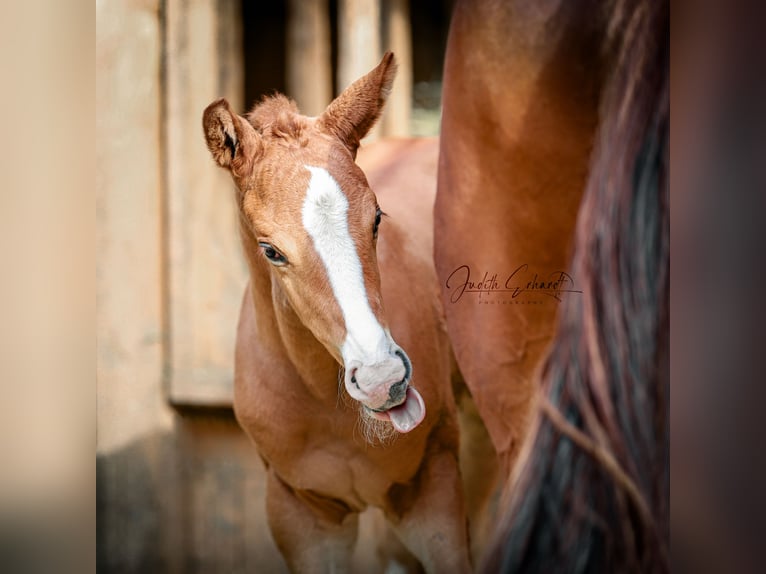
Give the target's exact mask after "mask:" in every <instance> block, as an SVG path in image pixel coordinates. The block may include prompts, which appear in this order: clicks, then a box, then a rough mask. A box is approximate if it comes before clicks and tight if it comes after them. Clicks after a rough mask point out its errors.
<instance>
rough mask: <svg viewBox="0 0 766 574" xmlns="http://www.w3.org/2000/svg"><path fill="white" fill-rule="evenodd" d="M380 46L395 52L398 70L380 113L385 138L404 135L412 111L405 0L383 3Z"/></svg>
mask: <svg viewBox="0 0 766 574" xmlns="http://www.w3.org/2000/svg"><path fill="white" fill-rule="evenodd" d="M383 29H384V32H385V34H384V42H383V44H384V46H385V49H386V50H391V51H392V52H393V53H394V54H395V55H396V61H397V62H398V64H399V70H398V71H397V74H396V80H395V81H394V89H393V90H392V92H391V95H390V96H389V98H388V102H387V103H386V109H385V111H384V113H383V119H382V122H383V127H382V133H383V135H384V136H386V137H408V136H409V135H410V116H411V112H412V30H411V26H410V9H409V1H408V0H389V1H388V2H385V3H383Z"/></svg>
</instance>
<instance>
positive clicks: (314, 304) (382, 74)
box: [203, 53, 425, 432]
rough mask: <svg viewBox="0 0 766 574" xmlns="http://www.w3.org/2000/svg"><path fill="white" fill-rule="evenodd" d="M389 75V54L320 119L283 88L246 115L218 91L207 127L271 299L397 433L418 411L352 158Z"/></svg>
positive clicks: (376, 214)
mask: <svg viewBox="0 0 766 574" xmlns="http://www.w3.org/2000/svg"><path fill="white" fill-rule="evenodd" d="M395 73H396V64H395V62H394V59H393V54H391V53H388V54H386V55H385V56H384V57H383V60H382V61H381V63H380V64H379V65H378V66H377V67H376V68H375V69H374V70H372V71H371V72H370V73H369V74H367V75H366V76H364V77H362V78H360V79H359V80H357V81H356V82H354V83H353V84H352V85H351V86H349V87H348V88H347V89H346V90H345V91H344V92H343V93H342V94H341V95H340V96H339V97H338V98H336V99H335V100H334V101H333V102H332V103H331V104H330V105H329V106H328V108H327V109H326V110H325V111H324V112H323V113H322V115H320V116H319V117H317V118H309V117H306V116H301V115H300V114H299V113H298V110H297V108H296V107H295V104H294V103H293V102H291V101H290V100H288V99H287V98H285V97H283V96H275V97H272V98H268V99H266V100H264V101H263V102H261V103H260V104H258V105H257V106H256V107H255V108H254V109H253V111H252V112H250V114H248V115H247V117H242V116H239V115H237V114H235V113H233V112H232V111H231V109H230V107H229V104H228V103H227V102H226V100H218V101H216V102H213V103H212V104H210V106H208V108H207V109H206V110H205V112H204V115H203V127H204V130H205V137H206V139H207V144H208V147H209V148H210V151H211V153H212V154H213V158H214V159H215V160H216V162H217V163H218V164H219V165H221V166H222V167H225V168H228V169H229V170H230V171H231V174H232V177H233V178H234V181H235V183H236V184H237V187H238V188H239V191H240V195H239V197H240V210H241V215H242V216H243V217H244V220H245V221H246V222H247V225H246V227H247V230H246V232H247V233H248V234H249V235H250V236H251V238H252V239H253V242H252V244H253V245H256V244H257V246H258V250H259V251H260V254H259V256H262V257H263V258H264V260H265V261H266V262H268V263H267V264H268V266H269V268H270V273H271V277H272V285H274V286H275V288H276V289H277V295H278V297H275V305H280V304H286V305H289V306H290V307H292V309H293V310H294V311H295V313H296V314H297V316H298V317H299V318H300V320H301V322H302V323H303V324H304V325H305V326H306V327H307V328H308V329H309V330H310V331H311V333H312V334H313V335H314V337H315V338H316V339H317V340H319V341H320V342H321V343H322V344H323V345H324V347H325V348H326V349H327V350H328V351H329V352H330V354H332V355H333V356H334V357H335V359H336V360H337V361H338V362H339V363H340V364H342V365H343V366H344V367H345V387H346V390H347V391H348V393H349V394H350V395H351V397H353V398H354V399H356V400H357V401H359V402H361V403H362V404H363V405H364V407H365V412H366V413H367V414H368V415H370V416H373V417H375V418H378V419H381V420H390V421H391V423H392V424H393V426H394V428H396V429H397V430H398V431H399V432H408V431H410V430H412V429H413V428H415V427H416V426H417V425H418V424H419V423H420V422H421V421H422V420H423V418H424V416H425V407H424V404H423V399H422V398H421V396H420V394H419V393H418V392H417V391H416V390H414V389H413V388H411V387H409V381H410V378H411V374H412V366H411V364H410V360H409V358H408V357H407V354H406V353H405V352H404V351H403V350H402V349H401V348H400V347H399V346H398V345H397V344H396V343H395V342H394V340H393V338H392V337H391V333H390V332H389V330H388V327H387V322H386V317H385V313H384V310H383V304H382V300H381V294H380V273H379V270H378V261H377V256H376V244H377V237H378V226H379V225H380V223H381V215H382V213H381V210H380V207H379V206H378V203H377V200H376V198H375V194H374V193H373V192H372V190H371V189H370V187H369V185H368V183H367V179H366V178H365V175H364V173H363V172H362V170H361V169H360V168H359V167H358V166H357V165H356V163H355V162H354V159H355V157H356V151H357V148H358V147H359V141H360V140H361V139H362V138H363V137H364V136H365V134H366V133H367V132H368V131H369V130H370V128H371V127H372V126H373V125H374V123H375V121H376V120H377V119H378V117H379V116H380V113H381V111H382V108H383V104H384V103H385V100H386V97H387V96H388V93H389V92H390V90H391V84H392V82H393V79H394V75H395Z"/></svg>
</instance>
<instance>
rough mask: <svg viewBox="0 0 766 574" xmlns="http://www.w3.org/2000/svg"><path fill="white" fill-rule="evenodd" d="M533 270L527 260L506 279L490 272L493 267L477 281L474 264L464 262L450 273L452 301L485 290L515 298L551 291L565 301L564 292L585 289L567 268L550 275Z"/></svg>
mask: <svg viewBox="0 0 766 574" xmlns="http://www.w3.org/2000/svg"><path fill="white" fill-rule="evenodd" d="M530 273H531V272H530V271H529V265H528V264H526V263H524V264H523V265H519V266H518V267H517V268H516V269H515V270H514V271H513V273H511V274H510V275H508V277H507V279H506V280H505V281H504V282H503V283H501V282H500V280H499V279H498V274H497V273H494V274H492V275H490V272H489V271H485V272H484V276H483V277H482V279H481V280H480V281H473V280H472V279H471V268H470V267H469V266H468V265H461V266H460V267H458V268H457V269H455V270H454V271H453V272H452V273H450V276H449V277H447V281H446V284H445V285H446V287H447V289H449V290H450V291H452V294H451V295H450V301H451V302H452V303H457V302H458V301H459V300H460V299H461V298H462V297H463V295H464V294H465V293H478V294H479V298H480V299H481V296H482V294H490V293H510V294H511V298H512V299H515V298H517V297H519V296H520V295H522V294H524V293H535V294H540V295H547V296H548V297H552V298H553V299H555V300H556V301H561V296H562V294H564V293H582V291H579V290H577V289H575V288H574V279H572V276H571V275H569V274H568V273H567V272H566V271H554V272H552V273H550V274H549V275H548V276H547V278H540V277H539V276H538V274H537V273H534V274H533V275H530Z"/></svg>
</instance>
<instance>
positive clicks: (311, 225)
mask: <svg viewBox="0 0 766 574" xmlns="http://www.w3.org/2000/svg"><path fill="white" fill-rule="evenodd" d="M306 169H308V170H309V171H310V172H311V181H310V182H309V187H308V190H307V191H306V199H305V200H304V201H303V211H302V215H303V226H304V227H305V228H306V231H307V232H308V234H309V235H310V236H311V238H312V239H313V241H314V248H315V249H316V251H317V253H318V254H319V257H320V258H321V259H322V263H323V264H324V267H325V269H326V270H327V276H328V277H329V280H330V286H331V287H332V291H333V294H334V295H335V299H336V301H337V302H338V305H339V306H340V309H341V312H342V314H343V320H344V321H345V323H346V340H345V341H344V343H343V347H342V348H341V354H342V355H343V361H344V362H345V363H346V364H348V363H349V362H350V361H351V360H356V361H360V362H361V363H366V364H369V363H370V362H374V361H377V360H380V359H381V358H382V357H385V356H387V355H388V354H389V349H388V337H387V336H386V333H385V331H384V330H383V327H381V325H380V323H378V320H377V318H376V317H375V314H374V313H373V312H372V309H371V308H370V303H369V301H368V299H367V290H366V288H365V285H364V275H363V273H362V263H361V261H360V260H359V255H358V254H357V252H356V246H355V245H354V241H353V239H352V238H351V234H350V233H349V230H348V199H346V196H345V194H344V193H343V192H342V191H341V189H340V186H338V182H336V181H335V179H333V177H332V176H331V175H330V174H329V173H328V172H327V170H326V169H323V168H319V167H313V166H308V165H307V166H306ZM370 233H372V230H370Z"/></svg>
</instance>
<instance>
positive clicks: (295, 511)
mask: <svg viewBox="0 0 766 574" xmlns="http://www.w3.org/2000/svg"><path fill="white" fill-rule="evenodd" d="M266 513H267V515H268V519H269V528H270V529H271V534H272V536H273V537H274V541H275V542H276V544H277V547H278V548H279V550H280V552H281V553H282V556H283V557H284V558H285V561H286V562H287V566H288V567H289V568H290V571H291V572H297V573H301V574H303V573H312V574H313V573H325V572H327V573H329V572H332V573H343V572H351V556H352V553H353V549H354V544H355V542H356V535H357V526H358V522H359V515H358V514H357V513H356V512H353V511H351V509H350V508H348V507H347V506H346V505H345V504H343V503H342V502H340V501H335V500H330V499H327V498H323V497H320V496H318V495H315V494H312V493H310V492H303V491H296V490H293V489H292V488H291V487H290V486H289V485H287V484H285V483H284V482H283V481H282V480H281V479H280V478H279V477H278V476H276V474H275V473H274V471H273V469H272V470H270V472H269V474H268V478H267V481H266Z"/></svg>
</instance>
